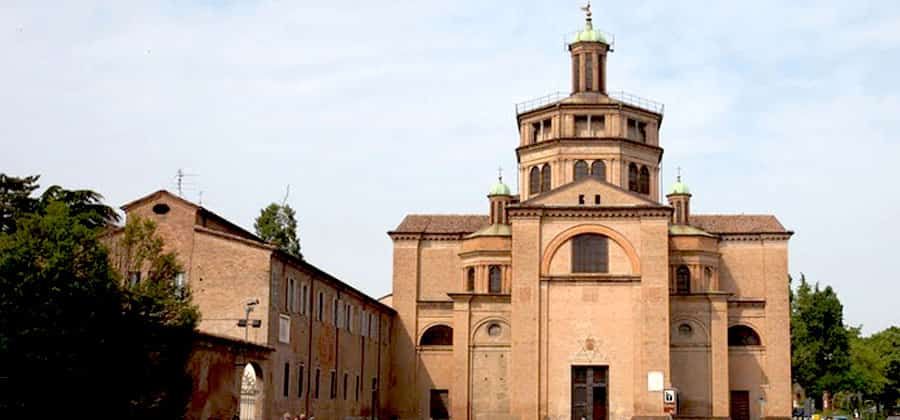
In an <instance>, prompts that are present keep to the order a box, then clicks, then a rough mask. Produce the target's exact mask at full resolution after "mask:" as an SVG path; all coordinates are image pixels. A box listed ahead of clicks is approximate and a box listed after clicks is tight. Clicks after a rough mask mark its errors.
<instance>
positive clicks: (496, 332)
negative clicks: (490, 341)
mask: <svg viewBox="0 0 900 420" xmlns="http://www.w3.org/2000/svg"><path fill="white" fill-rule="evenodd" d="M502 332H503V330H502V329H501V328H500V325H498V324H491V325H490V326H489V327H488V335H489V336H491V337H499V336H500V333H502Z"/></svg>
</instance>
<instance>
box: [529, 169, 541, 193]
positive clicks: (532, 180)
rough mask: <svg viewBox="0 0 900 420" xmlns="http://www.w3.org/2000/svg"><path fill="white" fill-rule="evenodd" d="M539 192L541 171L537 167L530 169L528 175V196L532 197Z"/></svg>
mask: <svg viewBox="0 0 900 420" xmlns="http://www.w3.org/2000/svg"><path fill="white" fill-rule="evenodd" d="M540 192H541V170H540V169H538V167H537V166H535V167H533V168H531V173H530V174H529V175H528V194H531V195H534V194H538V193H540Z"/></svg>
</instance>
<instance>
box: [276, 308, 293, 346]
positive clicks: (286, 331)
mask: <svg viewBox="0 0 900 420" xmlns="http://www.w3.org/2000/svg"><path fill="white" fill-rule="evenodd" d="M278 341H279V342H282V343H285V344H287V343H290V342H291V317H289V316H287V315H279V316H278Z"/></svg>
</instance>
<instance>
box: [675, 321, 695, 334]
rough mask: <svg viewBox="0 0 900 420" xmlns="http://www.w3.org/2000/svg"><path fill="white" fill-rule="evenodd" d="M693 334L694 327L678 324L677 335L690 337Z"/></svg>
mask: <svg viewBox="0 0 900 420" xmlns="http://www.w3.org/2000/svg"><path fill="white" fill-rule="evenodd" d="M693 334H694V328H693V327H691V326H690V325H688V324H681V325H679V326H678V335H680V336H682V337H690V336H691V335H693Z"/></svg>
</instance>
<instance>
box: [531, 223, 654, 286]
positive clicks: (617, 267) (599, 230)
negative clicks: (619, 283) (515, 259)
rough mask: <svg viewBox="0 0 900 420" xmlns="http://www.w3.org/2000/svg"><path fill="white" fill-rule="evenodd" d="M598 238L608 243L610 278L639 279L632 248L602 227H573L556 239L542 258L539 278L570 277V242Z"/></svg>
mask: <svg viewBox="0 0 900 420" xmlns="http://www.w3.org/2000/svg"><path fill="white" fill-rule="evenodd" d="M589 233H594V234H599V235H603V236H605V237H607V238H608V239H609V241H608V242H609V253H610V254H609V262H610V267H609V271H608V273H609V274H625V275H640V273H641V265H640V264H641V263H640V259H639V258H638V255H637V252H636V251H635V249H634V246H632V245H631V243H630V242H629V241H628V239H626V238H625V236H624V235H622V234H621V233H619V232H617V231H615V230H613V229H610V228H609V227H606V226H603V225H593V224H584V225H578V226H573V227H571V228H569V229H566V230H565V231H563V232H561V233H560V234H558V235H556V237H555V238H553V240H551V241H550V243H549V244H548V245H547V247H546V249H545V250H544V254H543V256H542V258H541V274H542V275H557V274H569V273H571V272H572V271H571V255H572V251H571V246H572V244H571V240H572V238H574V237H576V236H578V235H582V234H589Z"/></svg>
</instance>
